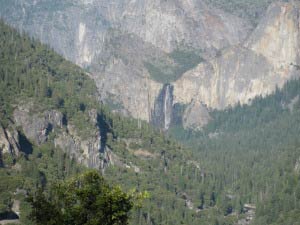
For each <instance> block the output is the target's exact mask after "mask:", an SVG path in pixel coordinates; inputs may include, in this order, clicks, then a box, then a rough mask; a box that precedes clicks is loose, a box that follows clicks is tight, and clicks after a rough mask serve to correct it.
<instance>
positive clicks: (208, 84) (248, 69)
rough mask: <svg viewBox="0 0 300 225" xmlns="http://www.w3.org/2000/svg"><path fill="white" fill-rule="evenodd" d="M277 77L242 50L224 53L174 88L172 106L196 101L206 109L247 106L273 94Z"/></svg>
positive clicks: (260, 60)
mask: <svg viewBox="0 0 300 225" xmlns="http://www.w3.org/2000/svg"><path fill="white" fill-rule="evenodd" d="M279 81H280V80H279V76H278V75H276V72H275V71H274V70H273V69H272V67H271V66H270V65H269V63H268V61H267V60H266V59H265V58H264V57H263V56H260V55H257V54H256V53H254V52H252V51H251V50H248V49H246V48H243V47H234V48H230V49H228V50H225V51H224V52H223V54H222V56H221V57H219V58H216V59H213V60H211V61H209V62H206V63H202V64H200V65H198V66H197V67H196V68H195V69H193V70H191V71H189V72H187V73H185V74H184V75H183V76H182V77H181V78H180V79H179V80H178V81H176V82H175V84H174V95H175V102H179V103H185V104H188V103H190V102H191V101H192V100H193V99H199V100H201V101H202V102H203V103H204V104H206V105H207V106H208V107H209V108H216V109H223V108H225V107H226V106H229V105H234V104H236V103H237V102H241V103H248V101H249V100H250V99H251V98H253V97H255V96H256V95H258V94H265V93H268V92H270V91H272V90H273V88H274V87H275V85H276V84H277V83H278V82H279Z"/></svg>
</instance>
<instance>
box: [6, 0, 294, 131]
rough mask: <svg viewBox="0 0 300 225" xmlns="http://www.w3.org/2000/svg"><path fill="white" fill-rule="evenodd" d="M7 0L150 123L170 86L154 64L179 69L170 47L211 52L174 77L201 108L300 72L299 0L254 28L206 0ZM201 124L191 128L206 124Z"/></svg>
mask: <svg viewBox="0 0 300 225" xmlns="http://www.w3.org/2000/svg"><path fill="white" fill-rule="evenodd" d="M0 4H1V3H0ZM0 6H1V7H0V16H1V17H3V18H4V19H5V20H6V21H8V22H9V23H10V24H12V25H14V26H16V27H18V28H21V29H24V30H25V31H27V32H29V33H30V34H31V35H33V36H34V37H36V38H39V39H40V40H41V41H42V42H45V43H48V44H50V45H51V46H52V47H53V48H54V49H55V50H57V51H58V52H60V53H62V54H63V55H64V56H65V57H66V58H68V59H70V60H71V61H73V62H75V63H77V64H78V65H80V66H83V67H88V68H89V71H90V73H91V74H90V75H91V77H93V79H94V80H95V82H96V84H97V87H98V90H99V95H100V99H101V100H102V101H104V102H107V103H112V102H113V104H114V106H117V107H116V110H117V111H119V112H122V113H123V114H125V115H129V116H132V117H134V118H139V119H143V120H146V121H149V122H150V121H159V120H161V117H160V115H161V114H160V113H158V114H155V115H157V116H158V118H156V119H153V113H152V112H155V111H157V109H156V108H157V99H159V98H160V97H159V96H160V94H161V90H162V89H163V88H164V86H163V84H162V83H159V82H157V81H155V80H153V79H152V77H151V73H150V72H149V70H148V69H147V67H146V66H145V63H148V62H151V63H153V62H155V63H156V64H160V65H162V68H167V67H166V65H168V66H170V65H171V66H172V65H174V64H176V62H175V61H174V59H172V57H170V55H171V54H170V53H172V51H173V50H176V49H178V48H179V47H181V46H185V47H187V48H189V49H192V50H199V51H200V50H201V54H202V55H201V56H202V58H204V59H205V62H202V63H200V64H199V65H198V66H196V67H195V68H191V69H190V70H189V71H187V72H185V73H184V74H183V75H182V76H181V77H180V78H179V79H178V80H177V81H175V82H173V83H172V86H173V87H174V89H173V103H174V104H176V103H180V104H184V105H191V107H192V102H194V101H195V99H196V100H197V101H200V102H202V103H203V104H205V105H207V106H208V107H209V108H217V109H223V108H225V107H227V106H229V105H234V104H236V103H237V102H240V103H248V102H249V100H250V99H252V98H254V97H255V96H257V95H265V94H267V93H270V92H272V91H273V90H274V88H275V86H276V85H278V86H279V87H280V86H282V85H283V83H284V82H285V81H286V80H288V79H290V78H291V77H293V76H298V75H299V74H298V73H299V72H298V71H297V70H296V65H299V64H300V63H299V49H300V48H299V47H300V46H299V40H300V37H299V8H300V7H299V3H297V1H290V2H289V3H284V2H278V3H274V4H272V5H271V6H270V7H269V9H268V11H267V13H266V15H265V16H264V17H263V18H262V20H261V22H260V23H259V25H258V26H257V27H256V29H255V30H254V31H253V32H252V27H251V25H249V24H250V23H248V22H247V21H245V20H243V19H240V18H238V17H235V16H232V15H229V14H228V13H224V12H222V11H221V10H217V9H214V8H211V7H208V6H207V5H206V4H205V3H203V1H202V0H172V1H171V0H166V1H161V0H151V1H150V0H140V1H135V0H110V1H108V0H76V1H74V0H72V1H71V0H63V1H61V0H60V1H58V0H51V1H50V0H35V1H31V0H11V1H9V2H8V3H5V4H3V5H0ZM251 32H252V33H251ZM155 63H154V64H155ZM155 107H156V108H155ZM193 112H196V111H193ZM188 115H190V116H191V117H193V118H188ZM202 115H204V114H202ZM197 116H199V117H201V115H200V114H199V113H189V114H188V113H186V114H185V121H194V122H195V121H199V125H201V124H203V123H202V122H203V121H202V120H201V119H200V120H199V119H198V120H197V118H195V117H197ZM194 122H193V123H186V127H189V125H187V124H193V126H195V127H199V126H198V125H196V124H195V123H194Z"/></svg>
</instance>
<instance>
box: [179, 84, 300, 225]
mask: <svg viewBox="0 0 300 225" xmlns="http://www.w3.org/2000/svg"><path fill="white" fill-rule="evenodd" d="M299 96H300V80H291V81H289V82H287V83H286V84H285V86H284V87H283V88H282V89H278V88H277V89H276V91H275V92H274V93H273V94H271V95H269V96H266V97H264V98H262V97H257V98H255V99H253V100H252V104H250V105H240V104H238V105H237V106H235V107H233V108H228V109H226V110H223V111H213V112H212V113H211V115H212V117H213V119H214V120H213V121H211V122H210V123H209V124H208V125H207V126H206V127H205V128H204V129H203V131H202V132H193V131H186V132H185V133H178V132H177V133H174V132H173V135H177V136H176V137H177V139H181V140H182V141H184V142H185V143H186V144H188V145H190V146H193V148H194V151H195V152H197V155H198V156H199V158H200V160H199V163H200V165H202V167H203V168H205V170H206V172H207V173H211V176H212V177H211V178H209V177H206V179H212V180H211V181H210V182H212V183H213V184H212V186H213V187H215V193H216V194H217V204H216V205H217V206H218V207H220V209H222V211H223V212H224V213H225V215H226V214H228V212H229V211H228V209H232V210H233V211H234V212H240V211H241V207H240V206H241V205H243V204H244V203H254V204H256V206H257V212H256V218H255V224H295V223H296V222H297V221H298V215H299V214H298V211H299V209H300V208H299V207H300V206H299V204H298V202H299V200H300V199H299V197H300V196H298V195H297V194H296V193H297V188H298V187H299V182H300V177H299V172H297V171H296V170H295V168H296V165H297V160H298V159H299V157H300V142H299V138H298V134H299V132H300V120H299V118H300V110H299V109H300V108H299ZM195 146H197V147H195ZM224 196H225V197H226V196H230V199H226V198H225V197H224ZM283 221H284V222H283ZM288 221H289V222H288Z"/></svg>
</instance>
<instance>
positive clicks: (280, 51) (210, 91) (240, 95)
mask: <svg viewBox="0 0 300 225" xmlns="http://www.w3.org/2000/svg"><path fill="white" fill-rule="evenodd" d="M299 13H300V7H299V3H296V2H295V3H283V2H281V3H275V4H273V5H272V6H270V8H269V10H268V12H267V15H266V17H265V18H263V19H262V22H261V23H260V24H259V25H258V27H257V28H256V30H255V31H254V32H253V34H252V35H251V37H250V38H249V40H248V41H247V42H246V43H245V44H244V45H243V46H242V45H238V46H234V47H231V48H229V49H225V50H223V51H222V53H221V55H220V56H219V57H217V58H215V59H212V60H209V61H208V62H204V63H201V64H200V65H198V66H197V67H196V68H195V69H193V70H191V71H188V72H187V73H185V74H184V75H183V76H182V77H181V78H180V79H179V80H178V81H176V82H175V84H174V95H175V100H174V101H175V102H180V103H189V102H191V101H192V99H199V100H201V101H202V102H203V103H205V104H207V106H208V107H210V108H217V109H224V108H225V107H227V106H229V105H235V104H236V103H238V102H240V103H249V101H250V100H251V99H253V98H254V97H255V96H257V95H266V94H268V93H271V92H272V91H274V90H275V87H276V86H279V87H281V86H282V85H283V84H284V83H285V82H286V81H287V80H288V79H290V78H292V77H295V76H299V71H297V69H296V68H295V66H294V65H298V64H299V51H300V48H299V47H300V46H299V41H300V39H299V24H300V23H299Z"/></svg>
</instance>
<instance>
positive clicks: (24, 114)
mask: <svg viewBox="0 0 300 225" xmlns="http://www.w3.org/2000/svg"><path fill="white" fill-rule="evenodd" d="M13 115H14V120H15V123H16V125H17V126H20V127H21V128H22V130H23V132H24V134H25V136H26V138H28V139H30V140H31V141H32V142H33V143H35V144H37V145H41V144H44V143H46V141H47V140H48V138H49V134H50V133H52V132H54V133H55V136H54V145H55V147H60V148H61V149H62V150H63V151H65V152H66V153H68V155H70V156H71V157H73V158H74V159H76V160H77V161H78V162H79V163H81V164H82V165H85V166H88V167H89V168H100V169H104V168H105V167H106V166H107V165H108V164H109V163H110V158H111V153H110V151H109V149H107V148H106V147H105V146H102V144H101V134H100V131H99V129H95V131H92V130H91V131H90V135H89V136H88V137H87V138H83V137H81V136H80V134H79V133H78V130H77V128H76V127H75V126H74V125H72V124H70V123H68V124H65V123H64V118H63V115H62V113H61V112H58V111H56V110H51V111H44V112H39V113H36V112H34V111H33V109H32V106H31V105H30V104H29V105H27V106H19V107H18V108H17V109H15V111H14V114H13ZM89 115H90V122H91V123H92V124H93V125H94V126H95V127H97V111H96V110H91V111H90V112H89ZM93 132H94V133H93ZM2 134H3V129H0V137H1V139H0V144H1V143H4V146H5V148H4V152H8V151H10V152H11V149H17V148H16V147H15V146H18V144H17V143H18V141H16V144H15V146H14V145H12V144H11V143H13V142H12V141H11V140H12V139H11V138H10V136H11V135H9V133H8V132H7V131H5V137H6V139H4V138H2V136H3V135H2ZM5 141H6V142H5Z"/></svg>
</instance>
